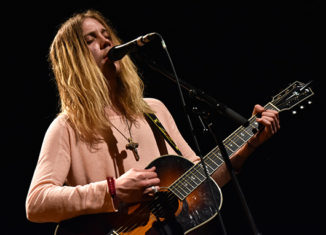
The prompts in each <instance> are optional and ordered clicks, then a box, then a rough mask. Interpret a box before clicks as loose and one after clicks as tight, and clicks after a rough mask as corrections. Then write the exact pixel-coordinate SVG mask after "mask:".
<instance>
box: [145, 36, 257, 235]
mask: <svg viewBox="0 0 326 235" xmlns="http://www.w3.org/2000/svg"><path fill="white" fill-rule="evenodd" d="M158 36H159V37H160V38H161V43H162V46H163V48H164V50H165V51H166V53H167V56H168V59H169V62H170V64H171V67H172V70H173V74H174V75H173V76H172V75H171V74H169V73H168V72H166V71H164V70H162V69H160V68H158V67H157V66H155V61H154V62H153V61H152V63H151V62H150V61H148V60H146V62H147V65H148V66H149V67H150V68H151V69H153V70H155V71H157V72H159V73H161V74H162V75H164V76H165V77H167V78H169V79H170V80H172V81H173V82H175V83H176V84H177V86H178V91H179V95H180V98H181V102H182V105H183V108H184V112H185V114H186V117H187V120H188V124H189V127H190V129H191V132H192V133H193V138H194V143H195V146H196V148H197V151H198V153H199V157H200V158H201V163H202V165H203V169H204V172H205V175H206V179H207V180H208V179H209V175H208V172H207V169H206V165H205V161H204V160H203V156H202V154H201V150H200V147H199V144H198V140H197V137H196V133H195V131H194V128H193V124H192V121H191V119H190V117H189V114H188V112H187V110H186V107H187V105H186V102H185V100H184V96H183V92H182V89H181V88H184V89H185V90H187V91H188V92H189V95H190V96H191V97H193V98H196V99H197V100H199V101H201V102H204V103H205V104H207V105H208V106H209V107H211V108H212V109H213V111H215V112H216V113H217V114H219V115H223V116H225V117H227V118H229V119H231V120H233V121H234V122H236V123H238V124H240V125H242V126H244V127H247V126H248V125H249V121H248V120H247V119H246V118H244V117H243V116H241V115H240V114H238V113H237V112H235V111H233V110H232V109H230V108H229V107H227V106H226V105H225V104H223V103H221V102H218V101H217V100H215V99H214V98H213V97H211V96H209V95H207V94H206V93H205V92H204V91H202V90H199V89H197V88H194V87H193V86H192V85H190V84H188V83H186V82H185V81H182V80H181V79H179V78H178V76H177V73H176V71H175V68H174V65H173V62H172V59H171V57H170V55H169V52H168V50H167V47H166V44H165V42H164V40H163V38H162V36H161V35H159V34H158ZM197 114H198V113H197ZM198 118H199V119H200V121H201V122H202V118H201V116H200V115H199V114H198ZM207 126H208V130H209V132H210V134H211V135H212V137H213V139H214V141H215V142H216V144H217V145H218V147H219V149H220V151H221V154H222V157H223V160H224V162H225V165H226V167H227V170H228V172H229V174H230V176H231V180H232V182H233V184H234V187H235V189H236V192H237V194H238V196H239V198H240V200H241V204H242V206H243V209H244V211H245V213H246V216H247V218H248V221H249V223H250V226H251V229H252V231H253V233H254V234H255V235H261V233H260V232H259V231H258V228H257V226H256V223H255V221H254V218H253V216H252V214H251V212H250V209H249V207H248V204H247V202H246V199H245V196H244V194H243V192H242V189H241V187H240V184H239V181H238V179H237V177H236V174H235V172H234V169H233V167H232V163H231V161H230V158H229V156H228V153H227V151H226V149H225V146H224V144H223V141H222V139H221V138H219V137H218V136H216V135H215V134H214V132H213V130H212V127H211V126H212V124H211V123H210V124H208V125H207ZM209 186H210V191H211V195H212V197H213V199H214V202H215V207H216V210H217V212H218V215H219V220H220V223H221V226H222V230H223V232H224V234H227V233H226V229H225V226H224V222H223V219H222V217H221V214H220V212H219V209H218V203H217V199H216V197H215V195H214V194H213V193H212V192H213V190H212V188H211V185H210V183H209Z"/></svg>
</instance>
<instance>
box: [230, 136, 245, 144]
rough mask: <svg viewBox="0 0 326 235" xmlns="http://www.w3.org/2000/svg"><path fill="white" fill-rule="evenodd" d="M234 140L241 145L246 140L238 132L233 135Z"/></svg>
mask: <svg viewBox="0 0 326 235" xmlns="http://www.w3.org/2000/svg"><path fill="white" fill-rule="evenodd" d="M232 141H233V142H234V143H235V144H236V145H237V146H239V147H241V146H242V145H243V144H244V143H245V141H244V140H243V139H242V138H241V137H240V136H239V135H238V133H237V135H234V136H232Z"/></svg>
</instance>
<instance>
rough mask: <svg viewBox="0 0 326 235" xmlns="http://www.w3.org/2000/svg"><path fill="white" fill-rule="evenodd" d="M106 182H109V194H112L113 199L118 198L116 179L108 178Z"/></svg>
mask: <svg viewBox="0 0 326 235" xmlns="http://www.w3.org/2000/svg"><path fill="white" fill-rule="evenodd" d="M106 181H107V182H108V186H109V193H110V195H111V197H112V198H114V197H115V196H116V192H115V181H114V178H113V177H107V178H106Z"/></svg>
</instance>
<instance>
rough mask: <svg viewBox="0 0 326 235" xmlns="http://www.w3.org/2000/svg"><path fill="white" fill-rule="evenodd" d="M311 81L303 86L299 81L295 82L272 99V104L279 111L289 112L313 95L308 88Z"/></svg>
mask: <svg viewBox="0 0 326 235" xmlns="http://www.w3.org/2000/svg"><path fill="white" fill-rule="evenodd" d="M310 84H311V81H310V82H308V83H306V84H304V83H302V82H299V81H295V82H294V83H292V84H291V85H289V86H288V87H287V88H286V89H284V90H283V91H281V92H280V93H279V94H277V95H276V96H274V97H273V100H272V102H271V103H272V104H273V105H274V106H275V107H276V108H277V109H278V110H279V111H284V110H290V109H292V108H293V107H295V106H296V105H298V104H300V103H301V102H303V101H304V100H306V99H308V98H309V97H311V96H312V95H314V93H313V91H312V90H311V88H310V87H309V85H310Z"/></svg>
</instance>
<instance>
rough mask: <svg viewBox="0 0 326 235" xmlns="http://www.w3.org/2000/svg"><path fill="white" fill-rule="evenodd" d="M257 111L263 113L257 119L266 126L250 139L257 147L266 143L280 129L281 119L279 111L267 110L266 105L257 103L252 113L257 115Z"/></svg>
mask: <svg viewBox="0 0 326 235" xmlns="http://www.w3.org/2000/svg"><path fill="white" fill-rule="evenodd" d="M257 113H259V114H261V117H259V118H256V121H257V122H258V123H259V124H261V125H263V126H264V128H262V129H261V130H260V131H259V132H257V133H256V134H255V136H254V137H253V138H252V139H251V140H250V144H251V145H253V146H255V147H258V146H259V145H261V144H262V143H264V142H265V141H266V140H268V139H269V138H270V137H272V136H273V135H274V134H275V133H276V132H277V131H278V130H279V129H280V120H279V115H278V112H277V111H275V110H270V109H267V110H265V109H264V107H262V106H261V105H259V104H257V105H255V107H254V110H253V113H252V114H253V115H256V114H257Z"/></svg>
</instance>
